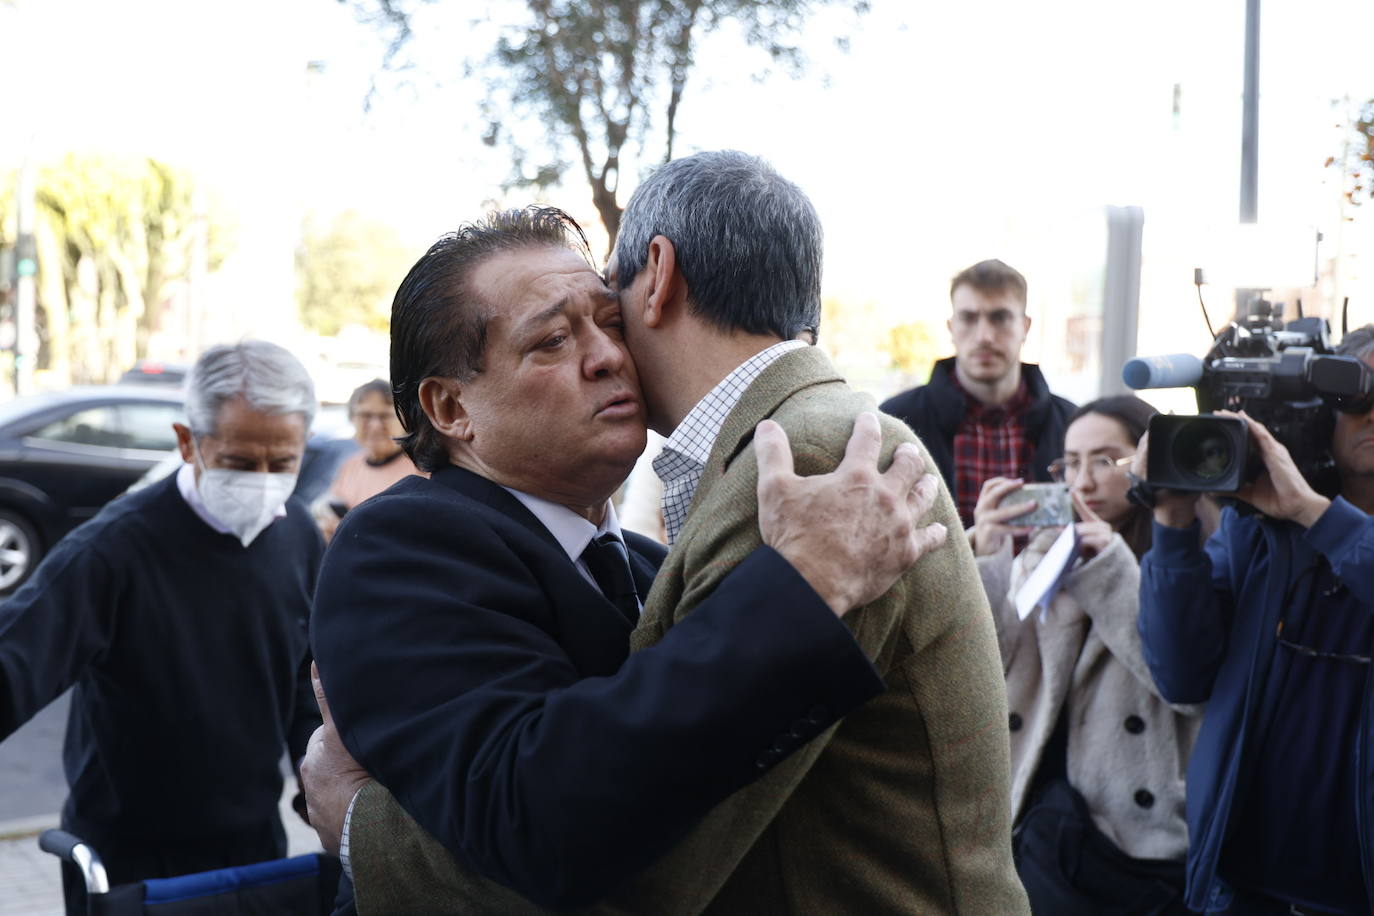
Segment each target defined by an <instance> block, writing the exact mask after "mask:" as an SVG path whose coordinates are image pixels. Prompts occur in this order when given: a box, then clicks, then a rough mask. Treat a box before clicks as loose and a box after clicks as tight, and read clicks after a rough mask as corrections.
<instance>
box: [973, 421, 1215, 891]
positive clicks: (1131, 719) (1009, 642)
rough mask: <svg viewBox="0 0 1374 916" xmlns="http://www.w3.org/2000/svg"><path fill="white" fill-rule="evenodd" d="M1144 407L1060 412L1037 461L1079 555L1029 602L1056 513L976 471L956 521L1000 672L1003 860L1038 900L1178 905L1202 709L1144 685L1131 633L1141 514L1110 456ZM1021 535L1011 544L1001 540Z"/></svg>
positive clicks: (1141, 548)
mask: <svg viewBox="0 0 1374 916" xmlns="http://www.w3.org/2000/svg"><path fill="white" fill-rule="evenodd" d="M1154 413H1155V410H1154V408H1153V407H1151V406H1150V405H1149V404H1146V403H1145V402H1144V401H1142V400H1140V399H1139V398H1135V397H1130V396H1122V397H1110V398H1102V399H1100V400H1097V401H1093V402H1092V403H1090V404H1086V405H1084V406H1083V407H1080V408H1079V409H1078V410H1077V411H1076V412H1075V413H1074V414H1073V416H1072V417H1071V418H1070V421H1069V426H1068V429H1067V431H1066V433H1065V437H1064V457H1063V458H1061V459H1060V460H1059V461H1056V462H1055V463H1054V465H1052V466H1051V471H1052V473H1053V475H1054V477H1055V479H1056V480H1060V481H1062V482H1064V483H1065V484H1067V485H1068V488H1069V492H1070V495H1071V498H1072V502H1073V506H1074V508H1075V510H1076V514H1077V516H1078V521H1077V522H1075V523H1074V527H1075V530H1076V534H1077V538H1078V544H1079V559H1078V560H1077V561H1076V563H1075V565H1074V566H1073V568H1072V569H1071V570H1070V572H1069V573H1068V576H1067V578H1066V579H1065V581H1064V583H1063V585H1062V587H1061V588H1060V589H1059V591H1058V593H1057V594H1056V595H1055V597H1054V599H1053V600H1052V602H1051V603H1050V605H1049V607H1048V608H1046V609H1045V610H1044V613H1043V614H1042V613H1041V612H1039V611H1032V612H1031V614H1030V615H1029V616H1027V617H1026V619H1025V620H1021V619H1020V618H1019V616H1018V615H1017V612H1016V608H1015V601H1014V598H1015V595H1016V592H1017V590H1018V589H1019V588H1020V587H1021V584H1022V583H1023V582H1025V580H1026V578H1027V577H1028V576H1029V575H1030V574H1031V573H1032V572H1033V571H1034V569H1035V567H1036V566H1037V565H1038V564H1039V562H1040V561H1041V559H1043V557H1044V556H1045V553H1046V551H1047V550H1048V549H1049V547H1050V545H1051V544H1053V543H1054V541H1055V539H1056V538H1058V536H1059V535H1060V533H1061V531H1062V529H1061V528H1043V529H1027V528H1025V527H1021V526H1017V525H1016V524H1015V523H1016V520H1017V517H1018V516H1023V515H1025V514H1026V513H1028V512H1029V511H1031V510H1032V509H1034V508H1035V505H1034V503H1033V502H1032V503H1025V502H1022V503H1019V504H1015V505H1003V504H1002V503H1003V500H1004V499H1005V497H1006V496H1007V495H1008V494H1009V493H1012V492H1015V491H1016V490H1018V489H1020V487H1021V486H1022V482H1021V481H1019V480H1008V479H1005V478H994V479H992V480H989V481H987V483H986V484H984V486H983V490H982V493H981V495H980V497H979V500H978V504H977V506H976V508H975V509H974V527H973V528H972V529H971V531H970V539H971V540H972V542H973V546H974V552H975V553H976V554H977V555H978V565H979V571H980V572H981V573H982V576H983V585H984V588H986V590H987V593H988V598H989V603H990V604H991V605H992V609H993V616H994V618H995V620H996V624H997V637H998V644H999V646H1000V648H1001V651H1002V663H1003V670H1004V672H1005V674H1006V678H1007V700H1008V705H1009V707H1010V709H1009V715H1008V726H1009V728H1010V730H1011V735H1010V737H1011V763H1012V810H1013V812H1014V816H1015V817H1016V818H1017V827H1016V833H1015V839H1014V842H1015V848H1016V855H1017V868H1018V870H1019V871H1020V874H1021V879H1022V882H1023V883H1024V884H1025V886H1026V891H1027V893H1028V894H1029V896H1030V900H1031V907H1032V910H1033V911H1034V912H1036V913H1037V914H1051V913H1052V914H1056V916H1060V914H1066V916H1074V914H1080V913H1081V914H1084V916H1087V914H1099V913H1104V912H1122V913H1141V914H1147V913H1148V914H1166V913H1167V914H1174V913H1177V914H1185V913H1187V912H1188V911H1187V910H1186V909H1185V908H1184V906H1183V902H1182V897H1183V884H1184V881H1183V858H1184V855H1185V853H1186V851H1187V846H1188V836H1187V827H1186V824H1185V822H1184V807H1183V778H1184V772H1185V769H1186V766H1187V762H1188V755H1189V753H1190V751H1191V750H1192V745H1193V741H1194V739H1195V737H1196V735H1197V727H1198V724H1199V722H1200V713H1201V710H1200V709H1199V708H1196V707H1171V706H1170V705H1169V704H1167V703H1165V702H1164V700H1163V699H1161V698H1160V696H1159V694H1158V693H1157V692H1156V690H1155V686H1154V681H1153V680H1152V679H1151V677H1150V672H1149V669H1148V668H1147V667H1146V665H1145V661H1144V659H1143V658H1142V657H1141V648H1140V637H1139V635H1138V634H1137V632H1136V618H1137V615H1138V612H1139V583H1140V567H1139V559H1140V556H1141V555H1142V554H1143V553H1144V552H1145V551H1146V550H1148V549H1149V546H1150V544H1149V541H1150V516H1149V512H1148V510H1146V509H1143V508H1141V507H1139V506H1136V505H1133V504H1132V503H1131V502H1130V501H1129V500H1128V499H1127V491H1128V490H1129V489H1130V482H1129V481H1128V479H1127V476H1126V468H1125V462H1126V461H1127V460H1129V458H1130V457H1131V456H1132V455H1133V454H1134V453H1135V449H1136V443H1137V442H1138V441H1139V440H1140V437H1141V436H1143V435H1144V434H1145V430H1146V427H1147V426H1148V424H1149V419H1150V417H1151V416H1152V415H1153V414H1154ZM1019 534H1026V535H1029V536H1030V541H1029V543H1028V544H1027V546H1026V548H1025V549H1024V550H1023V551H1022V552H1021V553H1020V555H1018V556H1016V557H1015V558H1014V559H1013V555H1012V539H1013V537H1015V536H1016V535H1019Z"/></svg>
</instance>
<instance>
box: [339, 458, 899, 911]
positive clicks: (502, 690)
mask: <svg viewBox="0 0 1374 916" xmlns="http://www.w3.org/2000/svg"><path fill="white" fill-rule="evenodd" d="M626 542H627V546H628V547H629V548H630V554H631V557H632V566H633V571H634V573H635V576H636V579H637V580H638V582H639V584H640V586H641V587H642V589H643V591H642V595H645V594H647V593H648V586H649V583H650V579H651V577H652V573H653V571H654V570H655V569H656V568H657V566H658V564H659V562H660V561H661V560H662V558H663V555H664V551H663V548H662V547H660V546H658V545H656V544H654V543H653V542H651V541H648V540H647V539H645V538H641V537H639V536H637V535H632V534H631V535H627V537H626ZM312 631H313V640H314V649H315V657H316V659H317V661H318V663H319V666H320V673H321V678H322V680H323V682H324V687H325V691H326V693H327V694H328V696H329V700H330V707H331V710H332V712H333V714H334V718H335V721H336V722H337V723H338V726H339V729H340V733H341V736H342V738H343V741H344V743H345V745H346V746H347V747H348V749H349V751H350V752H351V753H352V754H353V755H354V756H355V757H356V758H357V759H358V761H359V762H360V763H361V764H362V765H363V766H364V767H365V768H366V769H367V771H368V772H369V773H371V774H372V775H373V776H374V777H376V778H377V779H378V780H379V781H380V782H381V783H382V784H383V785H385V786H386V787H387V788H388V789H390V790H391V791H392V793H393V794H394V795H395V796H396V798H397V799H398V800H399V801H400V803H401V804H402V805H403V806H404V807H405V808H406V810H407V811H408V812H409V813H410V814H411V815H412V816H413V817H414V818H415V819H416V820H417V821H418V822H419V823H420V824H421V825H422V826H423V827H425V828H426V829H427V830H428V831H429V832H430V833H432V834H434V835H435V836H436V837H437V838H438V839H439V840H440V841H441V842H443V843H444V845H445V846H447V847H448V849H449V850H450V851H451V852H452V853H454V854H455V855H456V856H458V857H459V859H460V860H461V861H464V862H465V863H466V864H468V865H469V866H470V867H472V868H474V869H476V870H477V871H478V872H480V873H482V874H484V875H486V876H487V877H490V878H492V879H494V880H496V881H499V882H501V883H503V884H505V885H507V886H509V887H512V888H514V889H515V890H517V891H520V892H521V893H522V894H525V895H526V896H528V897H530V898H532V899H534V900H536V901H540V902H545V903H550V904H554V905H569V904H575V903H579V902H589V901H591V900H595V899H598V898H599V897H601V896H602V895H604V894H605V893H607V892H608V891H609V890H611V889H612V888H613V887H614V886H615V885H616V884H618V883H619V882H620V881H621V880H623V879H624V878H626V877H628V876H630V875H632V874H634V873H636V872H638V871H639V870H640V869H642V868H643V867H644V866H646V865H648V864H649V863H650V862H652V861H653V860H654V859H656V858H657V857H658V856H659V855H661V854H662V853H663V852H665V851H666V850H667V849H668V848H670V847H671V846H672V845H673V844H674V843H675V842H676V841H677V840H678V839H679V838H681V836H682V835H683V834H684V833H685V832H686V830H687V829H688V828H689V827H690V826H691V825H692V824H693V823H695V822H696V821H697V820H698V819H699V818H700V817H701V816H702V815H703V814H704V813H705V812H706V811H707V810H709V808H710V807H712V806H713V805H714V804H716V803H717V802H719V801H720V800H721V799H723V798H725V797H726V796H727V795H729V794H730V793H732V792H734V791H735V790H736V789H738V788H740V787H741V786H743V785H745V784H747V783H748V782H750V781H752V780H754V779H756V778H757V777H758V776H760V775H762V774H763V773H764V772H766V771H767V770H768V769H769V768H770V767H771V766H772V765H773V764H774V763H776V762H777V760H778V759H781V757H780V756H779V755H765V754H763V752H764V751H765V750H767V749H768V748H769V747H770V746H771V745H772V744H773V742H774V741H775V738H776V735H777V734H778V732H779V729H780V728H783V729H785V728H786V723H789V722H791V721H793V720H794V719H795V718H796V717H797V715H798V709H797V703H798V702H799V700H798V699H797V698H798V697H799V696H808V697H814V696H815V695H816V693H817V687H816V684H815V683H814V682H815V680H816V679H817V676H816V674H815V672H816V670H817V664H816V660H817V658H818V656H819V657H823V658H826V659H827V660H828V659H831V658H833V659H835V660H836V664H835V665H834V666H833V667H831V666H829V665H827V666H826V670H827V677H829V678H830V679H831V680H832V681H833V683H830V684H827V685H826V686H825V689H824V692H823V694H822V695H823V696H824V697H825V698H826V706H828V707H829V709H830V710H831V712H832V717H833V719H835V720H837V719H838V718H839V717H840V716H842V715H843V714H844V713H846V712H847V711H848V710H850V709H852V708H853V707H855V706H857V705H858V704H859V703H862V702H863V701H864V700H866V699H868V698H869V697H871V696H874V695H876V694H877V693H879V692H881V691H882V690H883V683H882V681H881V679H880V678H878V676H877V674H876V673H875V672H874V670H873V668H872V666H871V664H870V663H869V662H868V659H867V658H866V657H865V656H864V654H863V652H862V651H861V650H860V649H859V648H858V645H857V644H856V643H855V642H854V640H853V638H852V637H851V636H850V634H849V631H848V629H847V628H846V627H845V626H844V625H843V623H841V622H840V621H839V620H838V619H837V618H836V617H835V615H834V614H833V613H832V612H831V611H830V610H829V609H828V608H827V607H826V606H825V604H824V603H823V602H822V601H821V599H820V598H819V596H817V595H816V594H815V592H814V591H812V590H811V588H810V587H809V586H808V585H807V584H806V582H805V580H803V579H802V578H801V577H800V575H799V574H797V572H796V571H795V570H794V569H793V568H792V567H791V566H790V565H789V564H787V563H786V562H785V561H783V560H782V558H781V557H780V556H778V555H777V554H776V553H774V552H773V551H772V550H771V549H769V548H766V547H762V548H759V549H758V550H756V551H755V552H754V554H752V555H751V556H750V557H749V558H748V559H747V560H746V561H745V562H744V563H742V564H740V566H739V567H737V568H736V570H735V571H734V572H733V573H732V574H731V575H730V576H729V577H727V579H726V580H725V582H723V583H722V584H721V586H720V587H718V588H717V589H716V590H715V593H714V594H713V595H712V597H711V598H709V599H707V600H706V602H705V603H704V604H702V605H701V606H700V607H698V609H697V610H696V611H694V613H693V614H692V615H690V616H689V617H688V618H687V619H686V620H685V621H683V622H682V623H681V624H680V625H679V626H677V627H675V628H674V629H673V631H672V633H671V634H669V637H668V638H667V639H665V640H664V641H663V642H662V643H661V644H660V645H658V646H655V647H653V648H652V649H648V650H645V651H643V652H639V653H636V654H635V655H634V656H633V657H629V635H630V625H629V623H628V622H627V621H626V620H625V618H624V617H623V616H622V615H621V614H620V612H619V611H617V610H616V608H615V606H614V605H612V604H611V603H610V602H609V601H608V600H606V599H605V598H604V597H603V596H602V595H601V593H600V592H599V591H598V590H597V589H596V588H594V587H593V586H592V585H591V584H590V583H588V582H587V581H586V580H585V579H584V578H583V577H582V576H581V575H580V574H579V573H578V571H577V569H576V567H575V566H574V565H573V564H572V563H571V562H569V559H568V556H567V554H566V553H564V552H563V550H562V548H561V547H559V545H558V543H557V541H556V540H554V538H553V536H552V535H551V534H550V533H549V532H548V530H547V529H545V528H544V526H543V525H542V524H540V522H539V521H538V520H537V519H536V518H535V517H534V516H533V515H532V514H531V513H530V512H529V511H528V510H527V509H525V507H524V506H523V505H521V504H520V502H519V501H518V500H516V499H515V498H514V497H512V496H511V495H510V494H509V493H508V492H507V491H506V490H504V489H502V488H501V487H499V486H497V485H495V484H493V483H491V482H490V481H487V480H485V479H483V478H481V477H479V476H477V475H475V474H471V473H469V472H467V471H464V470H461V469H458V468H445V469H442V470H440V471H438V472H436V473H435V474H434V475H433V478H432V479H430V480H426V479H424V478H419V477H412V478H408V479H406V480H405V481H402V482H401V483H399V484H397V485H395V486H393V487H392V488H391V489H389V490H387V491H386V492H385V493H383V494H382V495H380V496H378V497H376V498H374V499H372V500H369V501H368V502H366V503H364V504H363V505H362V506H359V507H358V508H356V509H354V510H353V511H352V512H350V513H349V514H348V516H347V517H346V518H345V519H344V521H343V523H342V524H341V525H340V526H339V529H338V531H337V532H336V534H335V536H334V540H333V542H332V543H331V545H330V549H329V551H328V553H327V554H326V558H325V563H324V567H323V569H322V570H321V574H320V583H319V587H318V590H317V593H316V601H315V613H314V619H313V621H312ZM831 672H838V675H835V674H831ZM823 724H825V723H823Z"/></svg>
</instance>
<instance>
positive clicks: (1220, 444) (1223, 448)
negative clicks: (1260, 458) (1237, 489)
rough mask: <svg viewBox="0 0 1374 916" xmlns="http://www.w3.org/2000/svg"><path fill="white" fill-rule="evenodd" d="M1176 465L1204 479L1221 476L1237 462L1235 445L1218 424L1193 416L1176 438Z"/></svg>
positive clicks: (1195, 477) (1201, 480)
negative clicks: (1196, 418)
mask: <svg viewBox="0 0 1374 916" xmlns="http://www.w3.org/2000/svg"><path fill="white" fill-rule="evenodd" d="M1173 451H1174V466H1175V467H1177V468H1178V469H1179V470H1180V471H1181V472H1183V473H1184V474H1186V475H1188V476H1189V477H1192V478H1194V479H1196V480H1198V481H1200V482H1202V483H1207V482H1210V481H1214V480H1220V479H1221V478H1223V477H1225V476H1226V475H1227V474H1228V473H1229V472H1230V470H1231V467H1232V465H1234V464H1235V461H1236V454H1235V448H1234V446H1233V444H1232V442H1231V440H1230V438H1229V437H1228V436H1227V435H1226V433H1225V432H1224V431H1223V430H1222V429H1219V428H1218V427H1217V426H1216V424H1214V423H1209V422H1207V421H1206V420H1194V421H1193V422H1191V423H1189V424H1187V425H1186V426H1184V427H1183V428H1182V429H1180V430H1179V431H1178V436H1177V438H1175V439H1174V449H1173Z"/></svg>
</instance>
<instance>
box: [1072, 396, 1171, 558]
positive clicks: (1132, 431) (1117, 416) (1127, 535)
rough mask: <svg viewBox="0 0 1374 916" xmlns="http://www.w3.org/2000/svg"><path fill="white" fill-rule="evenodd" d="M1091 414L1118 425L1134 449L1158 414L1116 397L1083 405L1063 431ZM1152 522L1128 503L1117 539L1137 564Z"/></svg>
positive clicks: (1147, 513) (1132, 399)
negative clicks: (1130, 553) (1125, 545)
mask: <svg viewBox="0 0 1374 916" xmlns="http://www.w3.org/2000/svg"><path fill="white" fill-rule="evenodd" d="M1094 413H1095V414H1098V415H1099V416H1103V417H1107V418H1108V419H1110V420H1115V421H1116V422H1117V423H1119V424H1121V426H1122V427H1123V428H1124V430H1125V432H1126V438H1127V439H1129V440H1131V448H1135V447H1136V446H1137V445H1139V444H1140V437H1141V436H1143V435H1145V431H1146V430H1148V429H1149V428H1150V418H1151V417H1153V416H1154V415H1155V414H1157V413H1159V411H1158V410H1156V409H1155V408H1154V406H1153V405H1151V404H1148V403H1146V402H1145V401H1142V400H1141V399H1140V398H1138V397H1136V396H1135V395H1133V394H1118V395H1113V396H1111V397H1106V398H1098V399H1097V400H1096V401H1089V402H1088V403H1086V404H1084V405H1083V406H1082V407H1080V408H1078V409H1077V410H1075V411H1074V412H1073V413H1072V414H1071V415H1070V416H1069V422H1068V424H1067V426H1066V427H1065V428H1066V429H1067V427H1068V426H1072V425H1073V421H1074V420H1077V419H1078V418H1079V417H1086V416H1087V415H1088V414H1094ZM1152 521H1153V516H1152V514H1151V513H1150V511H1149V510H1148V509H1143V508H1141V507H1140V506H1137V505H1135V504H1134V503H1132V504H1131V514H1130V515H1128V516H1127V517H1126V523H1125V524H1123V525H1122V526H1121V537H1122V539H1123V540H1124V541H1125V542H1126V544H1127V546H1129V547H1130V548H1131V552H1132V553H1134V554H1135V558H1136V559H1137V560H1139V559H1140V558H1141V557H1143V556H1145V552H1146V551H1147V550H1149V549H1150V540H1151V535H1152V534H1153V533H1154V529H1153V527H1152V526H1151V522H1152Z"/></svg>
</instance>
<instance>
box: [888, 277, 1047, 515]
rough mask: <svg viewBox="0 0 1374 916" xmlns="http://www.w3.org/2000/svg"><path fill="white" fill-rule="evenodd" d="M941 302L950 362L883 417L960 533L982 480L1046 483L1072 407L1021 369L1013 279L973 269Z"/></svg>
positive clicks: (1020, 313)
mask: <svg viewBox="0 0 1374 916" xmlns="http://www.w3.org/2000/svg"><path fill="white" fill-rule="evenodd" d="M949 298H950V302H951V303H952V304H953V307H954V314H953V316H951V318H950V320H949V322H948V325H949V333H950V336H951V337H952V338H953V339H954V352H955V355H954V356H953V357H952V358H950V359H942V360H940V361H939V362H937V363H936V364H935V368H934V370H933V371H932V372H931V374H930V383H929V384H927V385H923V386H921V387H919V388H913V389H911V390H910V391H904V392H902V393H901V394H898V395H896V396H894V397H892V398H890V399H888V400H887V401H886V402H884V404H883V405H882V409H883V411H884V412H886V413H889V414H892V415H893V416H895V417H899V418H901V419H902V420H905V421H906V423H907V425H908V426H910V427H911V428H912V430H913V431H915V433H916V435H918V436H920V437H921V441H922V442H923V443H924V444H925V446H926V448H927V449H929V450H930V454H931V457H933V458H934V459H935V463H936V464H937V465H939V467H940V473H941V474H943V475H944V478H945V483H946V484H947V485H948V486H949V489H950V492H951V493H952V494H953V495H954V501H955V504H956V505H957V506H958V507H959V518H960V519H961V520H962V521H963V523H964V526H965V527H968V526H971V525H972V524H973V507H974V506H975V505H976V504H977V503H978V494H979V493H980V492H981V491H982V488H983V482H984V481H986V480H990V479H992V478H994V477H1010V478H1022V479H1025V480H1049V479H1050V476H1049V464H1050V462H1051V461H1053V460H1054V459H1056V458H1058V457H1059V456H1060V454H1061V453H1062V452H1063V450H1064V429H1065V428H1066V427H1067V426H1068V418H1069V415H1070V414H1071V413H1073V410H1074V405H1073V404H1072V403H1071V402H1070V401H1067V400H1065V399H1064V398H1061V397H1058V396H1056V395H1053V394H1051V393H1050V389H1049V385H1048V384H1046V382H1045V376H1044V375H1043V374H1041V372H1040V369H1039V367H1038V366H1034V365H1031V364H1028V363H1023V362H1021V347H1022V346H1023V345H1024V344H1025V342H1026V332H1027V331H1029V330H1030V323H1031V320H1030V317H1029V316H1027V315H1026V278H1025V277H1023V276H1021V274H1020V273H1019V272H1018V271H1016V270H1015V269H1013V268H1011V267H1009V266H1008V265H1006V264H1004V263H1002V262H1001V261H998V260H988V261H979V262H978V263H977V264H974V265H973V266H972V267H969V268H966V269H965V270H962V271H960V272H959V273H958V274H956V275H955V277H954V279H953V280H951V281H950V285H949Z"/></svg>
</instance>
